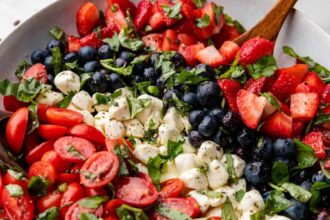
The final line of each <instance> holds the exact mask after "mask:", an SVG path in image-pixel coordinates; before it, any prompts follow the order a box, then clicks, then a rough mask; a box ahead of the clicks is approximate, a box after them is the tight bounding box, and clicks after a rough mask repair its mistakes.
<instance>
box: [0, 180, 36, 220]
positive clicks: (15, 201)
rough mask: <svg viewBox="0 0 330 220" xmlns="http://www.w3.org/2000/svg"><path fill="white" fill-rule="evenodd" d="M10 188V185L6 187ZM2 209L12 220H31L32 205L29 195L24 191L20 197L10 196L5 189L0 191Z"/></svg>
mask: <svg viewBox="0 0 330 220" xmlns="http://www.w3.org/2000/svg"><path fill="white" fill-rule="evenodd" d="M7 186H8V187H10V186H11V185H7ZM2 201H6V202H4V203H3V208H4V209H5V212H6V215H7V216H8V218H9V219H12V220H32V219H33V217H34V205H33V201H32V200H31V198H30V196H29V194H28V193H27V192H26V191H24V194H23V195H22V196H15V197H14V196H11V195H10V193H9V192H8V190H7V189H6V187H5V188H4V189H3V190H2Z"/></svg>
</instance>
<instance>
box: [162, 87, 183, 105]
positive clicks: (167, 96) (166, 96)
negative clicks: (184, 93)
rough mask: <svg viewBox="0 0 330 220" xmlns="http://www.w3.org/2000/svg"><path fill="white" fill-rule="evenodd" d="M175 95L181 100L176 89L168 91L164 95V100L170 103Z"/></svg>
mask: <svg viewBox="0 0 330 220" xmlns="http://www.w3.org/2000/svg"><path fill="white" fill-rule="evenodd" d="M173 94H175V95H176V96H177V97H178V98H180V93H179V91H178V90H176V89H170V90H167V91H166V92H165V93H164V95H163V100H164V101H166V102H170V101H171V100H172V99H173Z"/></svg>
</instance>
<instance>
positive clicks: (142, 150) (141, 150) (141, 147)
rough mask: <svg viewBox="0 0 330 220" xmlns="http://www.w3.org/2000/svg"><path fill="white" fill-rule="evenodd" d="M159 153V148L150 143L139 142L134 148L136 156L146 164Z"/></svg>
mask: <svg viewBox="0 0 330 220" xmlns="http://www.w3.org/2000/svg"><path fill="white" fill-rule="evenodd" d="M158 153H159V151H158V148H157V147H155V146H152V145H150V144H138V145H136V146H135V149H134V155H135V157H136V158H137V159H138V160H139V161H141V162H142V163H144V164H147V163H148V160H149V159H150V158H153V157H156V156H157V155H158Z"/></svg>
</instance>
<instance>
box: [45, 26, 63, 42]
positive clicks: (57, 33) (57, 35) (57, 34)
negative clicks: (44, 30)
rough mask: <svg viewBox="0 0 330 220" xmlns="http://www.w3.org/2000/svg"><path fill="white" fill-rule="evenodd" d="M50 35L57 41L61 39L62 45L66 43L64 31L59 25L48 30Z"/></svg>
mask: <svg viewBox="0 0 330 220" xmlns="http://www.w3.org/2000/svg"><path fill="white" fill-rule="evenodd" d="M49 33H50V35H51V36H52V37H53V38H54V39H55V40H58V41H61V42H62V43H63V44H64V45H65V44H66V37H65V32H64V31H63V30H62V29H61V28H59V27H53V28H51V29H50V30H49Z"/></svg>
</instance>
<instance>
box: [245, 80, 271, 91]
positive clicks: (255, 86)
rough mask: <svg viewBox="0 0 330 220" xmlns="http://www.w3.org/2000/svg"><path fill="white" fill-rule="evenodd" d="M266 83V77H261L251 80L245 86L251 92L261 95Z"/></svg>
mask: <svg viewBox="0 0 330 220" xmlns="http://www.w3.org/2000/svg"><path fill="white" fill-rule="evenodd" d="M265 82H266V77H260V78H259V79H252V78H251V79H249V80H248V81H247V82H246V83H245V86H244V89H246V90H247V91H249V92H252V93H254V94H256V95H259V94H260V93H261V92H262V91H263V87H264V85H265Z"/></svg>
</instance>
